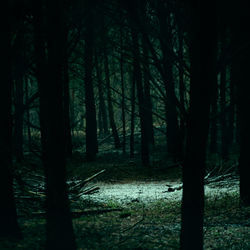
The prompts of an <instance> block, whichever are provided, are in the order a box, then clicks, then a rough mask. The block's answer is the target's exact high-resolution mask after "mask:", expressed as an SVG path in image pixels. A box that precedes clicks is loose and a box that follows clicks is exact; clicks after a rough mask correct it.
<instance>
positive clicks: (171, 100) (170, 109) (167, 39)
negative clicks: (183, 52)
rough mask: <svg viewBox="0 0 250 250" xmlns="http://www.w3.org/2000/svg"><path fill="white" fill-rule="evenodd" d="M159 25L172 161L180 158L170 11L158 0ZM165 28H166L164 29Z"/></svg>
mask: <svg viewBox="0 0 250 250" xmlns="http://www.w3.org/2000/svg"><path fill="white" fill-rule="evenodd" d="M157 12H158V18H159V23H160V35H161V37H160V43H161V50H162V57H163V71H164V75H163V82H164V88H165V92H166V100H165V112H166V123H167V124H166V125H167V131H166V135H167V151H168V153H169V155H170V156H172V157H173V158H174V159H179V158H181V143H180V131H179V126H178V115H177V109H176V102H175V82H174V77H173V59H170V58H171V53H170V52H172V50H173V45H172V35H171V29H172V27H171V24H170V23H171V21H170V11H169V9H168V6H165V4H164V2H163V1H161V0H159V1H158V6H157ZM166 27H167V28H166Z"/></svg>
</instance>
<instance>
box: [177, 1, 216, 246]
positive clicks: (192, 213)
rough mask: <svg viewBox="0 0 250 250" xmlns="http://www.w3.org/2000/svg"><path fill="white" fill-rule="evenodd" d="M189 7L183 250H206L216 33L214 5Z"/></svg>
mask: <svg viewBox="0 0 250 250" xmlns="http://www.w3.org/2000/svg"><path fill="white" fill-rule="evenodd" d="M203 6H204V5H203V4H202V3H200V2H192V4H191V6H190V10H191V13H190V17H191V22H190V23H191V25H192V26H191V27H190V39H191V41H190V63H191V82H190V114H189V120H188V127H187V145H186V155H185V159H184V164H183V197H182V222H181V237H180V244H181V249H187V250H189V249H203V215H204V172H205V156H206V144H207V137H208V128H209V110H210V103H211V97H212V95H213V93H214V91H215V86H216V81H217V73H216V53H217V47H216V46H217V30H216V21H217V18H216V13H215V5H214V2H209V4H206V9H205V8H204V7H203Z"/></svg>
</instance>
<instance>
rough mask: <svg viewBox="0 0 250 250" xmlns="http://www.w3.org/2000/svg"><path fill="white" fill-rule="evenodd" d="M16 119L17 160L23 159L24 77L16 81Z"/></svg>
mask: <svg viewBox="0 0 250 250" xmlns="http://www.w3.org/2000/svg"><path fill="white" fill-rule="evenodd" d="M15 87H16V88H15V116H14V117H15V121H14V125H15V126H14V145H13V146H14V155H15V158H16V161H17V162H20V161H21V160H22V159H23V115H24V112H23V96H24V93H23V77H22V76H21V75H19V76H18V77H17V79H16V81H15Z"/></svg>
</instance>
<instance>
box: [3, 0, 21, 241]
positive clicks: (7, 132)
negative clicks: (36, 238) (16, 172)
mask: <svg viewBox="0 0 250 250" xmlns="http://www.w3.org/2000/svg"><path fill="white" fill-rule="evenodd" d="M2 10H3V12H2V15H1V16H0V26H1V33H2V38H1V40H0V50H1V53H0V54H1V57H0V60H1V67H0V75H1V85H0V114H1V122H0V168H1V175H0V197H1V206H0V238H20V237H21V231H20V228H19V226H18V222H17V213H16V205H15V200H14V192H13V173H12V143H11V141H12V117H11V90H12V79H11V61H10V54H11V41H10V23H9V22H10V18H11V16H10V7H9V2H8V1H4V2H3V3H2Z"/></svg>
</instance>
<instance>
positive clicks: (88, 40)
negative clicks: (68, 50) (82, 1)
mask: <svg viewBox="0 0 250 250" xmlns="http://www.w3.org/2000/svg"><path fill="white" fill-rule="evenodd" d="M87 3H88V4H87V6H88V8H89V11H88V13H87V20H86V25H87V27H86V36H85V58H84V65H85V78H84V84H85V106H86V158H87V160H89V161H91V160H94V159H95V157H96V153H97V152H98V142H97V122H96V107H95V97H94V86H93V75H92V74H93V42H94V33H93V22H94V12H93V11H94V10H93V5H92V3H91V1H88V2H87Z"/></svg>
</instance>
